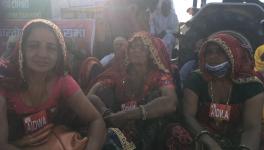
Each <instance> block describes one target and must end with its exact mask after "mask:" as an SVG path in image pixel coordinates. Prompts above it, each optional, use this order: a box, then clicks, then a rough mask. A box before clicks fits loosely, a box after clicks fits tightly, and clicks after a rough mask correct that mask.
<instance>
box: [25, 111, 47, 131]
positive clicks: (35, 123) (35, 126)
mask: <svg viewBox="0 0 264 150" xmlns="http://www.w3.org/2000/svg"><path fill="white" fill-rule="evenodd" d="M23 121H24V127H25V131H26V133H32V132H35V131H37V130H39V129H41V128H43V127H45V126H46V125H47V124H48V117H47V113H46V111H40V112H38V113H35V114H32V115H30V116H27V117H25V118H24V120H23Z"/></svg>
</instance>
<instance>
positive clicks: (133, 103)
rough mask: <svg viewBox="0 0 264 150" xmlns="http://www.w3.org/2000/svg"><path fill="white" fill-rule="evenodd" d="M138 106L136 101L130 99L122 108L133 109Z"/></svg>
mask: <svg viewBox="0 0 264 150" xmlns="http://www.w3.org/2000/svg"><path fill="white" fill-rule="evenodd" d="M136 107H137V102H136V101H129V102H126V103H124V104H122V105H121V110H131V109H134V108H136Z"/></svg>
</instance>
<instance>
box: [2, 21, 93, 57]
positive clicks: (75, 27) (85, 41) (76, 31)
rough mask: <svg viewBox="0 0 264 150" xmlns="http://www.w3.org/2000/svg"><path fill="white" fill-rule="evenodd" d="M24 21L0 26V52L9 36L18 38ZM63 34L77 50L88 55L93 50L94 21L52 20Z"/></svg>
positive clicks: (10, 22)
mask: <svg viewBox="0 0 264 150" xmlns="http://www.w3.org/2000/svg"><path fill="white" fill-rule="evenodd" d="M26 22H27V21H26V20H8V21H7V23H6V24H4V25H0V50H1V51H3V50H5V49H6V44H7V40H8V38H9V37H10V36H20V35H21V33H22V28H23V26H24V24H25V23H26ZM54 23H55V24H57V25H58V26H59V27H60V29H61V30H62V32H63V34H64V38H65V39H66V41H67V40H71V41H72V42H71V43H74V44H75V45H76V48H77V50H80V51H83V52H85V54H86V55H90V54H91V51H92V49H93V43H94V35H95V20H94V19H86V20H54Z"/></svg>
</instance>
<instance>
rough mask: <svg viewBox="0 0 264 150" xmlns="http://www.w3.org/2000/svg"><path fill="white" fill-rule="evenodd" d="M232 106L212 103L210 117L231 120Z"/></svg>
mask: <svg viewBox="0 0 264 150" xmlns="http://www.w3.org/2000/svg"><path fill="white" fill-rule="evenodd" d="M230 112H231V106H230V105H225V104H217V103H211V105H210V111H209V117H211V118H214V119H218V120H225V121H229V120H230Z"/></svg>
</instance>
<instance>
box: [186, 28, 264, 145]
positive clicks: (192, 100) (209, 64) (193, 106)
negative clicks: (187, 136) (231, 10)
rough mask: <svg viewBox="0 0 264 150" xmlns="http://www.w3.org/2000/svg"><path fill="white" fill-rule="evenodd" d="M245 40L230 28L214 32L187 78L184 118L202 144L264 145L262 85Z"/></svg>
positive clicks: (198, 143) (198, 141)
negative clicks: (262, 135)
mask: <svg viewBox="0 0 264 150" xmlns="http://www.w3.org/2000/svg"><path fill="white" fill-rule="evenodd" d="M244 45H245V43H243V42H241V41H240V40H239V39H238V38H237V37H235V36H233V35H232V34H230V33H226V32H218V33H215V34H213V35H211V36H210V37H209V38H208V40H207V41H206V42H205V43H204V44H203V46H202V48H201V52H200V70H199V71H196V72H193V73H192V75H191V76H190V78H189V80H188V81H187V82H186V83H185V89H184V102H183V103H184V108H183V109H184V117H185V121H186V124H187V127H188V129H189V131H191V133H192V134H193V135H194V136H193V137H194V140H195V142H196V148H198V149H206V150H207V149H209V150H236V149H239V150H258V149H259V143H260V132H261V114H262V101H263V98H264V97H263V96H264V95H263V86H262V83H261V82H260V81H259V80H258V79H257V78H256V77H255V76H254V75H253V65H252V59H251V57H250V54H249V52H248V50H247V48H245V46H244Z"/></svg>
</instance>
